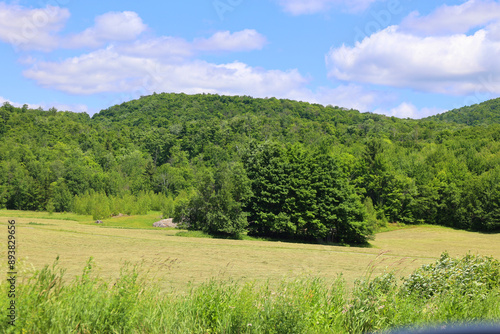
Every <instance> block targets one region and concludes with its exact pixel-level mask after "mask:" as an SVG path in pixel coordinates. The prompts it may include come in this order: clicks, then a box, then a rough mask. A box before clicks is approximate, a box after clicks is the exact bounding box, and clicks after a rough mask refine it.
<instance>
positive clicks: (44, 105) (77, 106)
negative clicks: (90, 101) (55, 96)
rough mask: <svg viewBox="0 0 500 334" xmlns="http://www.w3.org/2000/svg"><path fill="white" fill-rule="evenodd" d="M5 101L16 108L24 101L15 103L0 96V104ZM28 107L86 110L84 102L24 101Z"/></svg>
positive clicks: (21, 105)
mask: <svg viewBox="0 0 500 334" xmlns="http://www.w3.org/2000/svg"><path fill="white" fill-rule="evenodd" d="M5 102H7V103H9V104H11V105H13V106H14V107H17V108H22V107H23V105H24V103H17V102H12V101H10V100H7V99H5V98H3V97H2V96H0V105H3V104H4V103H5ZM26 105H27V106H28V108H30V109H38V108H42V109H43V110H49V109H50V108H52V107H54V108H56V109H57V110H61V111H73V112H88V110H89V109H88V107H87V106H86V105H84V104H60V103H55V104H47V103H41V104H31V103H26Z"/></svg>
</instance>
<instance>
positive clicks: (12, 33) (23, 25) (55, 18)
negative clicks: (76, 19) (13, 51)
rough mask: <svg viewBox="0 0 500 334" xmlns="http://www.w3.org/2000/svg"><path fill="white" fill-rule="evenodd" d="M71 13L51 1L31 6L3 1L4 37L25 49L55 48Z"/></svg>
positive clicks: (0, 32)
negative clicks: (50, 2) (42, 5)
mask: <svg viewBox="0 0 500 334" xmlns="http://www.w3.org/2000/svg"><path fill="white" fill-rule="evenodd" d="M69 17H70V13H69V11H68V10H67V9H63V8H59V7H54V6H50V5H47V6H46V7H45V8H39V9H27V8H24V7H21V6H18V5H9V4H6V3H3V2H0V40H1V41H3V42H6V43H9V44H11V45H12V46H14V47H15V48H19V49H23V50H40V51H49V50H52V49H54V48H56V47H57V46H58V45H59V39H58V37H57V33H58V32H59V31H60V30H61V29H62V28H63V27H64V24H65V22H66V21H67V19H68V18H69Z"/></svg>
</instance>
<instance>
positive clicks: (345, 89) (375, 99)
mask: <svg viewBox="0 0 500 334" xmlns="http://www.w3.org/2000/svg"><path fill="white" fill-rule="evenodd" d="M289 98H291V99H294V100H299V101H308V102H311V103H319V104H322V105H329V104H330V105H332V106H339V107H343V108H352V109H356V110H359V111H361V112H367V111H371V110H373V106H375V105H379V104H384V103H387V102H390V101H392V100H394V99H395V96H393V95H392V94H390V93H389V94H387V93H381V92H380V91H375V90H370V89H366V88H365V87H363V86H361V85H356V84H347V85H339V86H337V87H335V88H330V87H319V88H318V89H316V90H315V91H311V90H309V89H306V88H304V87H303V88H301V89H300V90H296V91H294V92H292V93H291V94H290V96H289Z"/></svg>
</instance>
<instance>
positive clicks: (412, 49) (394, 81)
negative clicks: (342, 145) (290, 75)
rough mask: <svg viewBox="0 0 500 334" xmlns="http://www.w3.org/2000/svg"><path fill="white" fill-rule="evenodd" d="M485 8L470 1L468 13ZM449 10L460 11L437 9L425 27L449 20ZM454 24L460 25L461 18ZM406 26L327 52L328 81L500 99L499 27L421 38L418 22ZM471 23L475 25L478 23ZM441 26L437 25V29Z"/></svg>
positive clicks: (482, 3)
mask: <svg viewBox="0 0 500 334" xmlns="http://www.w3.org/2000/svg"><path fill="white" fill-rule="evenodd" d="M485 4H488V5H492V4H491V3H490V2H484V1H469V2H468V5H469V7H468V8H469V10H471V11H477V12H481V11H482V10H484V8H483V6H485ZM456 7H460V6H456ZM452 10H456V11H458V9H457V8H451V9H450V8H448V7H447V8H446V10H444V9H443V7H441V9H438V10H437V11H436V12H435V13H432V14H430V15H429V16H428V17H426V18H425V20H424V21H425V22H426V24H427V25H428V26H429V27H432V26H433V24H434V23H435V21H439V20H440V19H441V18H442V15H444V14H442V13H445V12H446V13H448V14H449V12H450V11H452ZM462 10H463V8H462ZM436 13H437V14H436ZM439 13H441V14H439ZM438 14H439V15H438ZM464 15H465V14H464ZM497 16H498V15H497ZM450 20H451V19H450ZM453 20H457V21H460V20H461V17H460V16H458V17H454V19H453ZM410 21H411V20H410V19H408V20H406V21H405V22H406V23H405V27H404V28H402V27H400V26H390V27H388V28H386V29H384V30H382V31H379V32H377V33H375V34H373V35H371V36H369V37H367V38H365V39H364V40H363V41H361V42H358V43H356V44H355V45H354V46H352V47H350V46H345V45H343V46H341V47H338V48H333V49H331V50H330V52H329V53H328V54H327V57H326V63H327V67H328V74H329V77H330V78H332V79H335V80H341V81H354V82H361V83H369V84H378V85H385V86H391V87H401V88H412V89H415V90H418V91H425V92H433V93H442V94H451V95H467V94H473V93H478V92H488V93H500V80H498V79H499V78H500V64H499V63H498V62H497V61H496V59H498V58H499V57H500V40H499V39H498V35H499V28H498V22H497V21H494V22H491V23H490V20H489V19H486V18H485V19H484V20H483V22H482V23H483V24H486V23H487V24H488V25H486V26H483V27H482V29H478V30H476V31H475V32H474V33H472V34H469V35H467V34H464V33H452V34H447V35H446V34H445V35H442V34H436V35H421V34H420V33H421V30H419V29H420V28H419V27H420V24H421V22H420V21H418V22H417V21H415V22H417V23H415V22H414V23H413V25H411V24H410V23H409V22H410ZM472 21H473V22H474V24H476V23H478V22H479V20H472V19H471V20H470V22H472ZM422 22H423V21H422ZM439 24H440V23H435V26H438V25H439ZM471 24H472V23H471ZM469 26H470V25H469ZM429 29H430V31H432V30H433V29H434V28H429ZM450 29H452V28H450ZM452 30H454V29H452ZM415 31H417V32H418V33H416V32H415ZM454 32H455V31H454Z"/></svg>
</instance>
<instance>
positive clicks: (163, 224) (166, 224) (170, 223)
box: [153, 218, 177, 227]
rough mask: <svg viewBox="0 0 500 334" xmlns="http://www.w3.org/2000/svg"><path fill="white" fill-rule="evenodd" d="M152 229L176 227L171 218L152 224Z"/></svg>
mask: <svg viewBox="0 0 500 334" xmlns="http://www.w3.org/2000/svg"><path fill="white" fill-rule="evenodd" d="M153 226H154V227H177V224H176V223H174V222H173V218H168V219H162V220H160V221H157V222H156V223H153Z"/></svg>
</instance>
